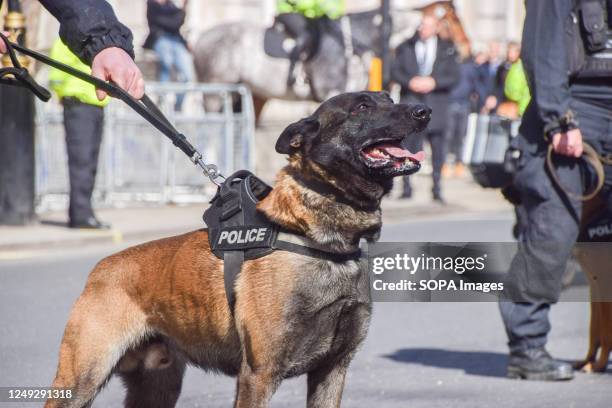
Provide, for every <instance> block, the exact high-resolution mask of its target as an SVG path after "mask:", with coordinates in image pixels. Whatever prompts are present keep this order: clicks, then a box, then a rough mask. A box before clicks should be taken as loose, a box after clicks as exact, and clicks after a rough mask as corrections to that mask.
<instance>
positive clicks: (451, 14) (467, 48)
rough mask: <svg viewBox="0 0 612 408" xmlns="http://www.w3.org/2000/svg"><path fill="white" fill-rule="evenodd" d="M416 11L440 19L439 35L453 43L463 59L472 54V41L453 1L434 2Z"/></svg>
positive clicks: (441, 0)
mask: <svg viewBox="0 0 612 408" xmlns="http://www.w3.org/2000/svg"><path fill="white" fill-rule="evenodd" d="M415 10H418V11H420V12H421V13H423V15H432V16H434V17H436V18H437V19H438V21H439V22H440V32H439V34H438V35H439V36H440V37H441V38H444V39H445V40H449V41H452V42H453V44H455V47H456V48H457V50H458V51H459V55H461V57H462V58H466V57H467V56H468V55H469V54H470V52H471V45H470V39H469V38H468V36H467V34H466V33H465V29H464V28H463V24H462V23H461V20H460V19H459V16H458V15H457V10H456V9H455V4H454V2H453V1H452V0H450V1H449V0H440V1H434V2H433V3H430V4H427V5H425V6H423V7H418V8H416V9H415Z"/></svg>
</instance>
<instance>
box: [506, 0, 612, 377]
mask: <svg viewBox="0 0 612 408" xmlns="http://www.w3.org/2000/svg"><path fill="white" fill-rule="evenodd" d="M525 4H526V20H525V26H524V31H523V55H522V59H523V64H524V68H525V72H526V74H527V77H528V80H529V85H530V89H531V93H532V99H531V102H530V104H529V106H528V107H527V110H526V111H525V115H524V117H523V122H522V125H521V128H520V137H519V138H518V144H519V146H518V147H519V149H520V150H521V158H520V161H519V163H518V170H517V173H516V174H515V180H514V181H515V185H516V188H517V189H518V191H519V193H520V198H521V202H522V206H523V208H524V210H525V214H526V219H525V220H524V222H521V223H520V236H519V249H520V250H519V252H518V253H517V255H516V256H515V258H514V259H513V261H512V263H511V266H510V274H509V280H508V285H509V290H508V292H507V294H506V295H507V298H506V299H505V300H503V301H501V302H500V304H499V306H500V311H501V315H502V318H503V321H504V325H505V327H506V332H507V335H508V338H509V342H508V345H509V348H510V358H509V360H508V376H509V377H512V378H524V379H534V380H549V381H553V380H567V379H571V378H572V377H573V372H572V367H571V366H570V365H569V364H567V363H564V362H561V361H558V360H555V359H553V358H552V357H551V356H550V355H549V354H548V352H547V351H546V349H545V346H546V340H547V334H548V332H549V331H550V323H549V318H548V314H549V310H550V305H551V304H552V303H555V302H556V301H557V300H558V297H559V294H560V291H561V278H562V275H563V272H564V270H565V264H566V262H567V260H568V258H569V256H570V253H571V250H572V247H573V245H574V243H575V241H576V239H577V236H578V232H579V231H578V229H579V222H580V214H581V203H580V201H578V200H576V199H573V198H572V195H570V194H567V191H570V190H571V191H573V192H576V193H578V192H582V191H584V190H585V189H586V188H587V187H588V186H587V185H586V184H587V183H588V180H589V177H588V176H589V175H588V173H587V172H588V170H587V169H586V166H584V165H583V164H581V160H579V158H580V156H581V155H582V151H583V141H587V142H589V143H590V144H592V145H593V146H594V147H595V149H596V150H598V151H599V153H600V154H606V153H612V82H610V77H611V76H612V58H611V56H612V27H611V24H612V18H611V17H612V15H611V13H610V12H611V11H612V2H611V1H609V0H546V1H541V0H526V3H525ZM549 144H552V146H553V149H554V152H555V155H554V161H555V165H556V168H557V173H558V177H559V179H560V183H559V184H562V187H561V186H559V185H558V184H557V183H555V182H554V181H552V180H551V178H550V177H549V175H548V173H547V171H546V166H545V155H546V151H547V148H548V146H549ZM606 174H607V181H606V186H605V187H604V190H603V194H604V198H605V200H607V202H608V203H612V195H611V194H610V187H611V183H612V171H611V169H610V167H609V166H607V167H606Z"/></svg>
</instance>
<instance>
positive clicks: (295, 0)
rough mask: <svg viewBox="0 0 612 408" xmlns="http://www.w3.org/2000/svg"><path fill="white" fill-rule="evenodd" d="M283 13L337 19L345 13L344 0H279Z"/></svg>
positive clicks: (277, 5) (278, 7)
mask: <svg viewBox="0 0 612 408" xmlns="http://www.w3.org/2000/svg"><path fill="white" fill-rule="evenodd" d="M276 9H277V12H278V13H279V14H281V13H300V14H303V15H304V16H306V17H308V18H320V17H323V16H327V17H329V18H331V19H332V20H336V19H338V18H340V17H342V16H343V15H344V0H277V2H276Z"/></svg>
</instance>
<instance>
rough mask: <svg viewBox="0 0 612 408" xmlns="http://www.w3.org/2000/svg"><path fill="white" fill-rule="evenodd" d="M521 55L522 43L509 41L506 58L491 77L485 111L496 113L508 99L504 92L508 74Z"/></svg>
mask: <svg viewBox="0 0 612 408" xmlns="http://www.w3.org/2000/svg"><path fill="white" fill-rule="evenodd" d="M520 55H521V46H520V44H519V43H517V42H514V41H511V42H509V43H508V46H507V47H506V59H505V60H504V61H503V62H502V63H501V64H499V65H498V67H497V70H496V71H495V75H494V76H493V77H492V78H491V82H490V83H489V89H488V94H487V97H486V99H485V103H484V108H483V113H495V111H496V110H497V108H498V107H499V106H500V105H501V104H502V103H504V102H505V101H506V97H505V94H504V86H505V83H506V76H507V75H508V71H509V70H510V67H511V66H512V64H514V63H515V62H517V61H518V59H519V57H520Z"/></svg>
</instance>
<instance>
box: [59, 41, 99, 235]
mask: <svg viewBox="0 0 612 408" xmlns="http://www.w3.org/2000/svg"><path fill="white" fill-rule="evenodd" d="M50 57H51V58H53V59H55V60H57V61H59V62H62V63H64V64H66V65H69V66H71V67H73V68H76V69H78V70H79V71H83V72H85V73H87V74H90V73H91V68H90V67H88V66H87V65H85V64H84V63H83V62H82V61H81V60H79V58H78V57H77V56H76V55H75V54H74V53H73V52H72V51H70V50H69V49H68V47H67V46H66V45H65V44H64V43H63V42H62V40H60V39H57V40H56V41H55V43H54V44H53V47H52V48H51V53H50ZM49 84H50V85H51V88H52V89H53V90H54V91H55V93H56V94H57V96H58V97H59V99H60V101H61V103H62V106H63V107H64V129H65V132H66V148H67V151H68V174H69V179H70V206H69V210H68V217H69V222H68V226H69V227H70V228H89V229H107V228H109V226H108V225H107V224H104V223H102V222H100V221H99V220H98V219H97V218H96V216H95V215H94V212H93V209H92V206H91V197H92V193H93V190H94V184H95V180H96V172H97V168H98V156H99V152H100V144H101V142H102V131H103V125H104V106H106V105H107V104H108V102H109V98H108V97H106V98H104V99H102V100H99V99H98V98H97V96H96V89H95V87H94V86H93V85H91V84H89V83H87V82H85V81H82V80H80V79H78V78H76V77H73V76H72V75H69V74H67V73H65V72H63V71H60V70H58V69H51V71H50V74H49Z"/></svg>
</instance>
